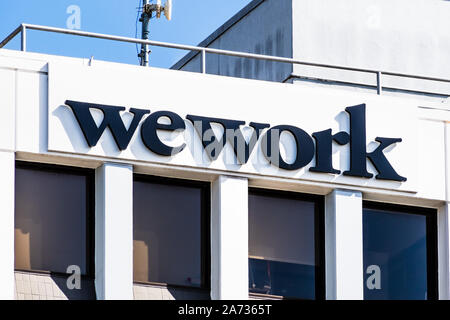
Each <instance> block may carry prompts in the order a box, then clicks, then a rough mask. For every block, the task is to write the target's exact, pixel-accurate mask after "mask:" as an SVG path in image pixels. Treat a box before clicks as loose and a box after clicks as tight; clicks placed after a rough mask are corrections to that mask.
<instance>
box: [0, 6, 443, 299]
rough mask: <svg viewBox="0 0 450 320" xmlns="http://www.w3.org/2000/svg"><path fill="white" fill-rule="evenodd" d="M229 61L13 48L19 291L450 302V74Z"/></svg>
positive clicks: (10, 252) (6, 275) (10, 229)
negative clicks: (388, 74)
mask: <svg viewBox="0 0 450 320" xmlns="http://www.w3.org/2000/svg"><path fill="white" fill-rule="evenodd" d="M272 2H273V1H272ZM302 2H303V1H302ZM261 3H264V1H254V2H253V4H251V5H250V7H248V8H247V13H246V14H245V16H248V17H250V15H251V12H254V11H252V10H257V9H258V8H261V7H260V5H261V6H262V5H266V4H267V3H271V1H266V4H261ZM283 3H284V2H283ZM286 3H288V2H286ZM286 3H284V4H286ZM289 3H290V2H289ZM291 4H292V3H291ZM295 10H298V9H295V8H294V12H298V11H295ZM249 12H250V13H249ZM294 20H295V19H294ZM233 26H236V24H233ZM294 30H297V29H294ZM280 41H281V40H280ZM280 43H282V41H281V42H280ZM231 49H233V48H231ZM275 53H276V52H274V53H273V54H275ZM447 54H448V52H447ZM344 55H345V54H344ZM189 58H192V56H191V57H188V58H186V59H189ZM193 59H195V58H193ZM186 61H187V60H186ZM186 61H184V62H183V65H186V66H187V65H188V64H189V63H188V62H186ZM337 62H340V61H337ZM186 63H188V64H186ZM225 63H227V62H225ZM244 64H245V63H244ZM208 65H209V64H208ZM266 67H267V65H266ZM373 67H374V68H378V67H379V65H376V66H373ZM382 67H384V66H382ZM387 67H389V66H387ZM283 70H284V69H283ZM283 70H278V71H280V73H282V72H284V71H283ZM191 71H193V70H191ZM294 71H295V70H294ZM294 71H292V70H290V71H289V72H294ZM316 71H317V70H316ZM302 72H303V71H302ZM314 72H315V71H314ZM402 72H407V70H406V71H405V70H402ZM211 73H218V75H212V74H202V73H195V72H183V71H178V70H165V69H158V68H151V67H150V68H143V67H137V66H131V65H125V64H117V63H110V62H102V61H89V60H88V59H77V58H68V57H57V56H51V55H45V54H37V53H29V52H18V51H12V50H6V49H0V97H1V99H2V100H1V107H2V110H3V113H2V117H1V124H0V161H1V166H0V170H1V177H2V179H1V180H0V188H1V190H2V192H1V201H0V206H1V215H0V228H1V232H0V235H1V240H2V241H1V242H0V253H1V256H2V259H0V283H1V284H2V285H1V286H0V298H2V299H99V300H111V299H129V300H131V299H158V300H160V299H162V300H164V299H188V300H190V299H214V300H222V299H243V300H246V299H283V298H286V299H289V298H294V299H328V300H343V299H351V300H362V299H449V298H450V253H449V249H450V230H449V223H450V222H449V214H450V212H449V209H450V208H449V205H450V200H449V199H450V188H449V186H450V104H449V102H448V100H445V97H446V96H448V94H449V91H446V88H445V87H439V88H434V89H433V90H435V91H439V93H438V94H434V95H432V96H430V95H429V92H428V91H430V90H431V89H430V90H428V89H426V90H425V89H424V90H421V87H420V86H419V85H417V86H416V87H415V88H413V89H414V90H416V91H415V93H414V94H409V93H410V89H411V88H409V89H408V90H409V91H408V90H407V91H408V93H404V94H403V93H402V92H396V94H386V95H384V94H381V95H379V94H376V92H374V91H373V90H359V89H360V88H359V89H358V88H356V87H355V83H352V85H347V86H345V88H343V87H342V82H345V81H340V80H339V81H340V82H339V85H331V86H330V85H324V84H323V83H316V84H314V83H311V82H310V81H304V80H305V79H300V81H285V82H286V83H283V81H284V80H285V79H281V78H280V79H273V78H271V79H265V80H271V81H263V80H255V79H242V77H241V78H239V75H233V74H229V75H231V76H237V77H225V76H223V75H221V74H222V73H220V72H211ZM294 73H295V72H294ZM299 73H300V71H299ZM241 75H242V74H241ZM316 76H317V75H316ZM338 76H339V77H340V76H342V74H339V75H338ZM289 77H290V79H291V80H292V79H293V78H295V77H294V76H291V74H289V75H288V76H287V78H289ZM351 77H353V76H351ZM244 78H245V77H244ZM249 78H251V77H249ZM325 78H326V77H325ZM274 80H276V81H274ZM360 80H361V78H360ZM352 81H356V80H355V78H352ZM361 81H362V80H361ZM290 82H295V84H293V83H290ZM367 85H368V86H369V85H372V84H367ZM395 85H397V84H395ZM349 88H350V89H351V90H347V89H349ZM411 90H412V89H411ZM433 90H432V91H433ZM400 91H401V90H400ZM430 97H431V98H430Z"/></svg>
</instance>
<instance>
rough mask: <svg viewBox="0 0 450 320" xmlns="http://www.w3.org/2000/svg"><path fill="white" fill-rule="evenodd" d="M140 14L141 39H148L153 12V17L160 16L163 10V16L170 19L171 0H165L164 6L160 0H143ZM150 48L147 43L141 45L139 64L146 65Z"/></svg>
mask: <svg viewBox="0 0 450 320" xmlns="http://www.w3.org/2000/svg"><path fill="white" fill-rule="evenodd" d="M143 2H144V3H143V5H144V6H143V8H142V15H141V18H140V19H139V21H140V22H142V39H143V40H148V36H149V34H150V19H151V18H153V12H155V13H156V14H155V16H154V17H155V18H157V19H159V18H161V12H163V11H164V16H165V17H166V18H167V20H169V21H170V20H171V19H172V0H167V1H166V4H165V5H164V7H163V6H162V5H161V0H156V4H150V0H143ZM149 54H150V49H149V46H148V44H144V43H143V44H142V45H141V53H139V54H138V57H139V58H140V60H141V66H143V67H148V61H149Z"/></svg>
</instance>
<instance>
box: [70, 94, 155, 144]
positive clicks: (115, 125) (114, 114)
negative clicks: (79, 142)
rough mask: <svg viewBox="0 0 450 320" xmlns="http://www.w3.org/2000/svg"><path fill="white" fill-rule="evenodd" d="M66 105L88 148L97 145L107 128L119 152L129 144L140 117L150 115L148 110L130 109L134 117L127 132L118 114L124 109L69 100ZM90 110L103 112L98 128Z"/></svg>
mask: <svg viewBox="0 0 450 320" xmlns="http://www.w3.org/2000/svg"><path fill="white" fill-rule="evenodd" d="M66 105H68V106H69V107H70V108H72V111H73V113H74V114H75V118H76V119H77V121H78V124H79V125H80V128H81V131H83V134H84V137H85V138H86V142H87V143H88V145H89V147H94V146H95V145H97V142H98V140H99V139H100V137H101V136H102V134H103V132H104V131H105V129H106V127H108V128H109V130H110V131H111V133H112V135H113V137H114V140H115V141H116V144H117V146H118V147H119V150H121V151H122V150H125V149H126V148H127V147H128V144H129V143H130V141H131V138H132V137H133V135H134V132H135V131H136V128H137V126H138V125H139V122H140V121H141V119H142V117H143V116H144V115H145V114H147V113H150V111H149V110H141V109H134V108H131V109H130V112H131V113H132V114H133V115H134V117H133V121H132V122H131V125H130V127H129V128H128V130H127V129H126V128H125V125H124V124H123V121H122V117H121V116H120V112H121V111H124V110H125V107H116V106H105V105H101V104H94V103H85V102H78V101H71V100H67V101H66ZM90 108H93V109H98V110H100V111H102V112H103V116H104V117H103V121H102V123H101V124H100V126H99V127H97V124H96V123H95V120H94V118H93V117H92V114H91V111H90V110H89V109H90Z"/></svg>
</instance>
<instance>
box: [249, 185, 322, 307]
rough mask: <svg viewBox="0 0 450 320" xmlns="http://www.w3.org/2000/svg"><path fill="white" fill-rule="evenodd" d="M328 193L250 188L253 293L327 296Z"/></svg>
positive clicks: (299, 296)
mask: <svg viewBox="0 0 450 320" xmlns="http://www.w3.org/2000/svg"><path fill="white" fill-rule="evenodd" d="M323 229H324V222H323V197H320V196H311V195H302V194H296V193H290V192H289V193H288V192H275V191H266V190H260V189H251V190H250V191H249V287H250V289H249V290H250V293H256V294H265V295H275V296H282V297H285V298H300V299H321V298H324V287H325V280H324V277H325V275H324V274H325V269H324V247H323V245H324V244H323V240H324V236H323Z"/></svg>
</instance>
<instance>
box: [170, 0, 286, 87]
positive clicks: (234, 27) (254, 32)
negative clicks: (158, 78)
mask: <svg viewBox="0 0 450 320" xmlns="http://www.w3.org/2000/svg"><path fill="white" fill-rule="evenodd" d="M259 3H260V4H259ZM249 8H254V9H253V10H252V11H250V12H249V13H248V14H245V12H247V11H248V10H249ZM217 36H218V37H217ZM216 37H217V39H214V38H216ZM200 46H206V47H211V48H218V49H225V50H234V51H243V52H250V53H258V54H266V55H273V56H279V57H288V58H291V57H292V5H291V1H290V0H265V1H261V0H256V1H253V2H252V3H250V4H249V6H248V8H244V9H243V10H242V11H241V12H240V13H238V14H237V15H236V16H235V17H233V18H231V19H230V21H228V22H227V23H225V24H224V26H223V27H222V28H220V29H219V30H218V31H216V32H215V33H214V34H213V35H212V36H211V37H210V38H208V39H206V40H205V41H203V42H202V43H201V44H200ZM191 56H192V55H191ZM182 61H184V60H182ZM206 66H207V68H206V71H207V73H210V74H220V75H225V76H232V77H238V78H247V79H259V80H271V81H278V82H282V81H284V80H285V79H286V78H288V77H289V75H290V74H291V72H292V66H291V65H289V64H285V63H276V62H270V61H261V60H254V59H242V58H234V57H228V56H222V55H214V54H208V55H207V58H206ZM173 68H174V69H181V70H184V71H193V72H199V71H200V55H196V56H195V57H193V58H192V59H191V60H190V61H189V62H188V63H187V64H185V65H183V63H182V62H181V63H178V64H177V65H176V66H174V67H173Z"/></svg>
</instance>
